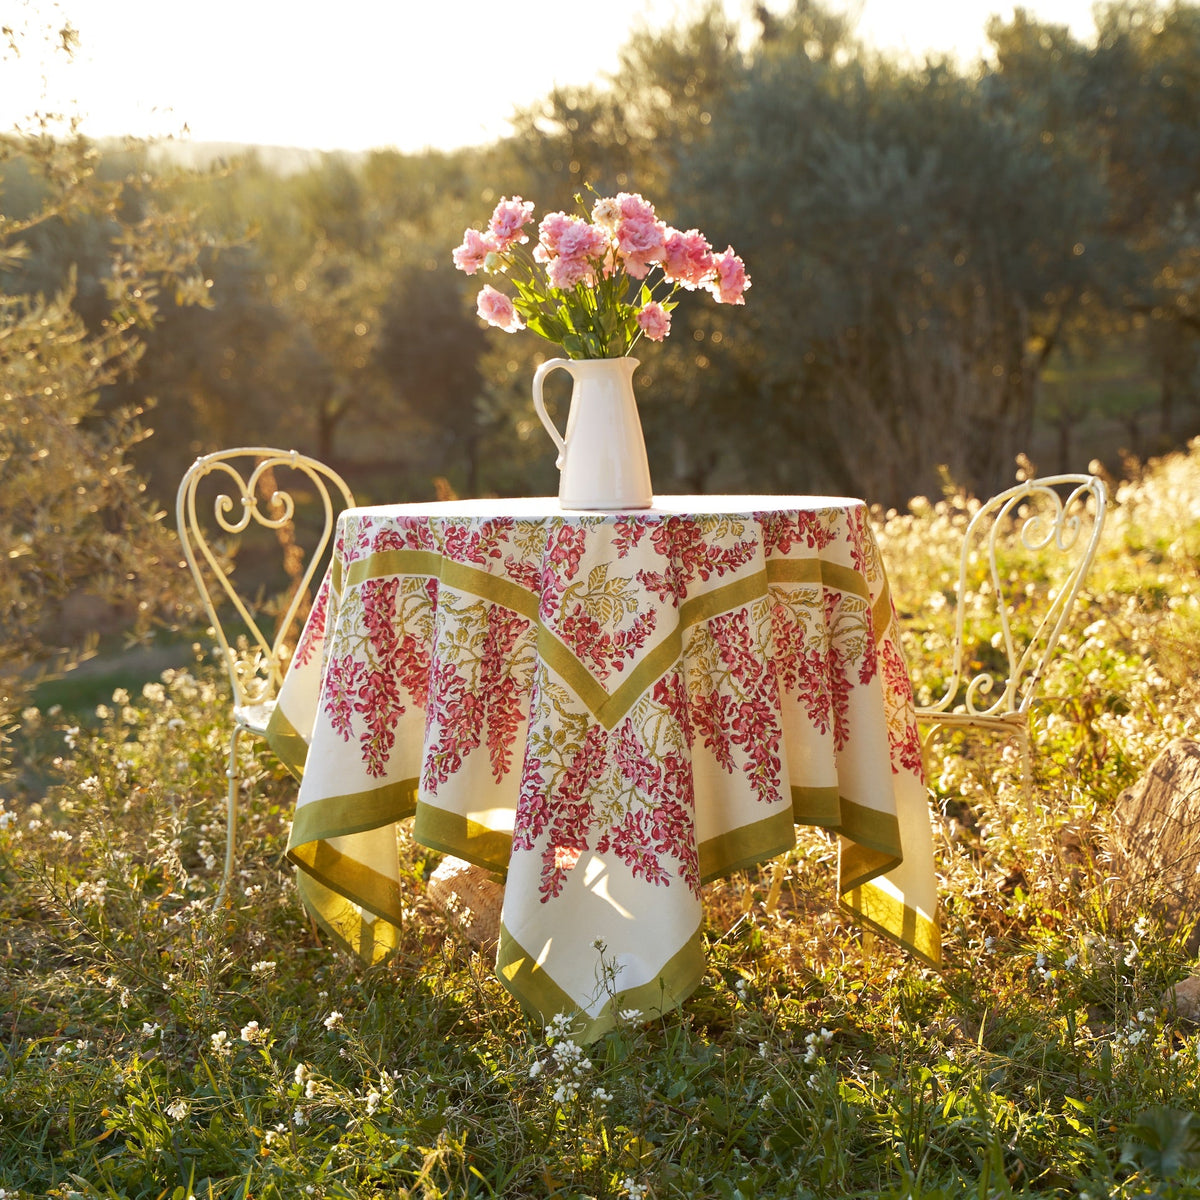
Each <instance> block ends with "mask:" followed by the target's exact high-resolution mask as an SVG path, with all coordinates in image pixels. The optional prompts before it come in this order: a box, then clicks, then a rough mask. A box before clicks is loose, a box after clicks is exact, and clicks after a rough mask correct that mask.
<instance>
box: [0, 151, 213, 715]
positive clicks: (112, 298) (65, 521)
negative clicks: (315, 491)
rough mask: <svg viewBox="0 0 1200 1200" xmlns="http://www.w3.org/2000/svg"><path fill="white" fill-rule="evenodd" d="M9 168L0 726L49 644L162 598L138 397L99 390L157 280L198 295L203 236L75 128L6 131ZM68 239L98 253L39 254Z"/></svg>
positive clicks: (3, 319) (0, 173) (157, 291)
mask: <svg viewBox="0 0 1200 1200" xmlns="http://www.w3.org/2000/svg"><path fill="white" fill-rule="evenodd" d="M134 165H135V167H136V164H134ZM109 166H110V168H111V166H112V164H111V163H110V164H109ZM10 181H16V182H17V184H18V186H19V190H20V192H21V195H22V202H21V204H20V205H18V207H17V208H14V209H10V210H9V211H10V213H12V214H13V215H8V216H0V380H3V385H2V387H0V558H3V560H4V562H5V564H6V565H5V570H4V572H3V573H2V574H0V726H2V724H3V717H4V715H5V713H6V711H9V710H11V707H12V706H14V705H15V704H16V703H18V698H19V695H20V690H21V688H22V687H23V686H25V685H26V684H27V682H28V678H29V673H30V671H31V668H32V667H33V666H34V665H35V664H37V663H38V662H40V661H44V660H45V659H46V658H47V656H48V654H53V653H55V652H58V653H62V654H67V655H69V654H70V653H72V652H77V651H78V650H79V649H80V648H81V644H82V643H83V641H84V640H85V639H84V636H83V634H84V630H85V629H88V628H90V629H92V630H94V629H95V628H97V627H101V626H103V625H104V624H105V623H108V624H110V625H111V624H112V623H113V615H114V614H116V615H117V620H118V622H119V623H121V624H130V625H132V624H135V623H136V622H137V621H138V620H139V619H140V620H143V621H144V619H145V618H146V617H147V616H148V615H150V614H151V613H152V612H153V611H154V610H155V609H156V608H157V606H158V604H159V602H160V601H162V602H164V603H165V602H167V601H168V600H169V590H170V585H169V576H168V575H167V573H166V572H165V571H164V569H163V568H164V565H165V564H166V563H167V562H169V561H170V560H171V558H172V557H173V551H172V547H171V544H170V542H169V541H168V540H167V538H166V537H165V536H164V533H163V530H162V526H161V524H160V519H161V516H162V513H161V512H160V511H159V510H158V506H157V503H156V502H155V501H154V500H153V499H152V498H151V497H149V496H147V495H146V494H145V486H144V484H143V483H142V482H141V480H140V479H139V478H138V477H137V475H136V474H135V473H134V471H133V470H132V469H131V463H130V452H131V450H132V448H133V447H134V446H136V445H137V444H138V442H139V441H141V440H142V439H143V438H144V437H145V436H147V435H148V431H147V430H146V429H144V428H143V426H142V424H141V420H140V418H141V416H142V414H143V412H144V408H145V406H144V405H141V404H125V405H115V406H114V405H113V404H111V403H109V402H106V400H105V390H106V389H108V388H110V387H111V386H112V385H113V384H114V383H116V382H117V381H118V380H120V379H123V378H125V377H127V376H129V375H130V374H132V373H133V372H134V371H135V370H136V368H137V364H138V362H139V360H140V358H141V356H142V353H143V350H144V337H145V332H146V330H148V329H149V328H150V327H152V325H153V324H154V322H155V320H156V319H157V317H158V314H159V311H160V308H161V306H162V304H163V296H164V293H165V294H166V296H168V297H170V296H171V295H172V293H173V297H174V302H175V303H178V304H201V305H202V304H204V303H205V302H206V301H207V288H206V284H205V281H204V280H203V278H202V277H201V276H199V275H197V274H196V262H197V259H198V256H199V254H200V251H201V246H202V244H203V242H204V241H205V239H204V238H203V237H202V235H200V234H199V233H198V231H197V230H196V229H195V227H194V226H193V225H192V224H191V223H190V221H189V219H188V216H187V214H186V213H184V212H179V211H175V210H173V209H172V207H171V204H170V200H169V196H168V195H167V189H166V187H165V185H163V184H162V183H160V182H159V181H156V180H154V179H152V178H151V177H149V176H147V175H146V174H145V173H144V172H142V171H140V170H137V169H134V170H132V171H131V172H129V173H123V174H118V175H116V176H115V177H106V175H105V173H104V172H102V171H101V170H100V169H99V164H98V159H97V155H96V153H95V151H94V149H92V148H91V147H90V146H88V145H87V144H86V143H85V142H83V141H82V139H76V140H72V141H67V142H61V141H55V140H54V139H52V138H49V137H47V136H44V135H42V134H39V133H31V134H24V133H20V132H18V133H13V134H6V135H3V136H2V137H0V187H3V186H5V185H7V184H8V183H9V182H10ZM18 213H19V214H20V215H17V214H18ZM63 243H65V244H68V245H75V244H76V243H78V244H80V245H84V244H86V245H87V246H89V247H90V249H91V250H92V251H93V255H92V256H91V257H90V258H88V257H83V256H77V255H76V254H75V253H74V252H72V253H71V254H70V256H69V257H67V259H66V261H63V260H61V259H60V260H57V262H55V260H53V258H51V259H48V258H47V251H46V248H47V246H48V245H59V244H63ZM51 265H55V266H57V272H51V273H49V274H48V273H47V271H48V268H49V267H50V266H51ZM151 578H152V579H154V581H155V582H154V584H153V585H151V584H150V583H148V580H149V579H151ZM164 584H165V585H166V590H165V591H160V589H161V588H163V586H164ZM72 613H73V614H74V615H72ZM80 617H83V620H84V624H83V627H82V628H81V627H80V624H79V621H80Z"/></svg>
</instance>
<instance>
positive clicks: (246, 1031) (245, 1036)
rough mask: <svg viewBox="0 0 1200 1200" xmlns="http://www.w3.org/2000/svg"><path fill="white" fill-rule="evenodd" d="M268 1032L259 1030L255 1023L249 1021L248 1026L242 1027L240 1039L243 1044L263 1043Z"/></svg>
mask: <svg viewBox="0 0 1200 1200" xmlns="http://www.w3.org/2000/svg"><path fill="white" fill-rule="evenodd" d="M270 1032H271V1031H270V1030H269V1029H262V1028H260V1026H259V1024H258V1022H257V1021H251V1022H250V1023H249V1024H247V1025H243V1026H242V1032H241V1038H242V1041H243V1042H250V1043H251V1044H253V1043H254V1042H261V1041H265V1040H266V1037H267V1035H268V1034H269V1033H270Z"/></svg>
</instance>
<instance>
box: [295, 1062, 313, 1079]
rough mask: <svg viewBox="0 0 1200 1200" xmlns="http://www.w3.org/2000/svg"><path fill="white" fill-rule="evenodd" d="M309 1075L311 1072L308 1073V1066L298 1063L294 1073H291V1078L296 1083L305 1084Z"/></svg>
mask: <svg viewBox="0 0 1200 1200" xmlns="http://www.w3.org/2000/svg"><path fill="white" fill-rule="evenodd" d="M311 1074H312V1072H311V1071H309V1069H308V1066H307V1065H306V1064H305V1063H300V1064H298V1065H297V1067H296V1069H295V1071H293V1072H292V1078H293V1079H294V1080H295V1081H296V1082H297V1083H307V1082H308V1080H309V1077H310V1076H311Z"/></svg>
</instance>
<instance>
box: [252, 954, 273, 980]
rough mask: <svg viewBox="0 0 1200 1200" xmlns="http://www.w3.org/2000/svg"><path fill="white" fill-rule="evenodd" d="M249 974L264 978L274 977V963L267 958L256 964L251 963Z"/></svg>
mask: <svg viewBox="0 0 1200 1200" xmlns="http://www.w3.org/2000/svg"><path fill="white" fill-rule="evenodd" d="M250 974H251V975H264V976H265V975H274V974H275V963H274V962H273V961H272V960H271V959H269V958H264V959H260V960H259V961H258V962H256V963H253V964H252V965H251V967H250Z"/></svg>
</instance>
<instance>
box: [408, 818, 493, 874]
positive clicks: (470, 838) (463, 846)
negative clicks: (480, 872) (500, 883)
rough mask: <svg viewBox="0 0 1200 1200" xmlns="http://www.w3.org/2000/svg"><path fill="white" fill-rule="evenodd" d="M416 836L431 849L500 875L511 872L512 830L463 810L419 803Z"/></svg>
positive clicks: (415, 822) (415, 823)
mask: <svg viewBox="0 0 1200 1200" xmlns="http://www.w3.org/2000/svg"><path fill="white" fill-rule="evenodd" d="M413 837H414V838H415V839H416V840H417V841H418V842H420V843H421V845H422V846H428V847H429V849H430V850H439V851H441V853H443V854H453V855H454V856H455V857H456V858H465V859H466V860H467V862H471V863H474V864H475V865H476V866H477V867H483V868H485V869H486V870H489V871H496V872H498V873H499V874H501V875H507V873H508V860H509V858H510V857H511V856H512V834H511V833H509V832H507V831H506V830H502V829H489V828H488V827H487V826H486V825H480V824H479V823H478V822H476V821H470V820H468V819H467V818H466V817H464V816H463V815H462V814H461V813H456V812H450V811H448V810H447V809H444V808H438V806H437V805H436V804H429V803H420V804H418V805H417V815H416V819H415V820H414V821H413Z"/></svg>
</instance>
